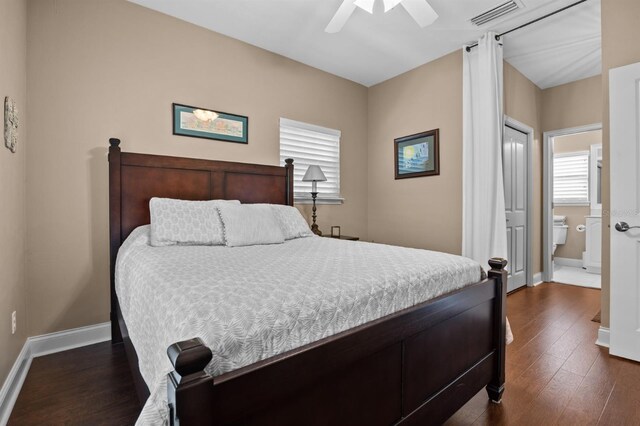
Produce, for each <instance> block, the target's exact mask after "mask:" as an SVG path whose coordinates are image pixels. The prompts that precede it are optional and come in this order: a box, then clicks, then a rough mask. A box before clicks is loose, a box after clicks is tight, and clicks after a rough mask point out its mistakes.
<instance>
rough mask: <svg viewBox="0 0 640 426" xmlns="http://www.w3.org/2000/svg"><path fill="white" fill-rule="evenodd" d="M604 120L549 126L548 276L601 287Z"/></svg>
mask: <svg viewBox="0 0 640 426" xmlns="http://www.w3.org/2000/svg"><path fill="white" fill-rule="evenodd" d="M601 167H602V125H601V124H599V123H598V124H593V125H589V126H582V127H575V128H570V129H562V130H557V131H552V132H545V134H544V144H543V215H542V216H543V218H542V219H543V220H542V222H543V271H542V279H543V280H544V281H548V282H551V281H555V282H558V283H562V284H571V285H579V286H583V287H591V288H600V262H601V260H600V259H601V235H602V217H601V214H602V205H601V203H600V200H601V192H600V171H601Z"/></svg>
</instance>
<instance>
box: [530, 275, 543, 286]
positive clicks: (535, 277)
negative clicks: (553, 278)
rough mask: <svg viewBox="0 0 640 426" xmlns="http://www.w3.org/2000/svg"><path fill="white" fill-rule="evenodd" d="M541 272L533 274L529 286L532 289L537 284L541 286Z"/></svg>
mask: <svg viewBox="0 0 640 426" xmlns="http://www.w3.org/2000/svg"><path fill="white" fill-rule="evenodd" d="M542 282H543V281H542V272H538V273H537V274H533V283H532V284H531V286H532V287H535V286H537V285H539V284H542Z"/></svg>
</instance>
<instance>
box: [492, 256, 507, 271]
mask: <svg viewBox="0 0 640 426" xmlns="http://www.w3.org/2000/svg"><path fill="white" fill-rule="evenodd" d="M489 266H491V269H493V270H496V271H502V270H503V269H504V268H505V267H506V266H507V260H506V259H503V258H501V257H492V258H491V259H489Z"/></svg>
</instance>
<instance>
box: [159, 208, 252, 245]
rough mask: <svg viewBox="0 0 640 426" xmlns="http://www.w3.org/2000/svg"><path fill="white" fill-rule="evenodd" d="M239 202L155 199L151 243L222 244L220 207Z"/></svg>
mask: <svg viewBox="0 0 640 426" xmlns="http://www.w3.org/2000/svg"><path fill="white" fill-rule="evenodd" d="M226 204H229V205H240V201H237V200H233V201H229V200H210V201H186V200H174V199H171V198H155V197H154V198H152V199H151V200H150V201H149V212H150V213H151V233H150V234H151V235H150V244H151V245H152V246H154V247H162V246H173V245H209V246H212V245H223V244H224V231H223V229H222V222H221V221H220V215H219V214H218V210H217V209H216V207H217V206H220V205H226Z"/></svg>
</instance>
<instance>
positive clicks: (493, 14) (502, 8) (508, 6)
mask: <svg viewBox="0 0 640 426" xmlns="http://www.w3.org/2000/svg"><path fill="white" fill-rule="evenodd" d="M520 7H521V5H520V4H518V2H516V1H514V0H509V1H507V2H504V3H502V4H501V5H498V6H496V7H494V8H493V9H490V10H487V11H486V12H484V13H481V14H480V15H478V16H476V17H473V18H471V22H472V23H473V24H474V25H477V26H482V25H484V24H486V23H489V22H491V21H495V20H496V19H498V18H500V17H502V16H504V15H506V14H508V13H511V12H514V11H516V10H518V9H520Z"/></svg>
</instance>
